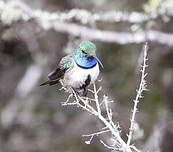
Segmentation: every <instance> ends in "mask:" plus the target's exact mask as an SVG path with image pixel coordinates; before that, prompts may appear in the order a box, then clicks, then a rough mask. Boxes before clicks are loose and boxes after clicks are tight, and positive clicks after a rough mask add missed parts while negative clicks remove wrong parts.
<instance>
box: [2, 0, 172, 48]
mask: <svg viewBox="0 0 173 152" xmlns="http://www.w3.org/2000/svg"><path fill="white" fill-rule="evenodd" d="M168 12H169V13H168ZM162 13H163V12H162ZM166 13H168V14H169V16H173V12H172V11H171V10H169V11H166ZM0 14H1V15H0V20H1V21H2V23H3V24H7V25H10V24H11V23H12V22H15V21H18V20H23V21H28V20H30V19H34V20H35V21H36V22H37V23H38V25H39V26H40V27H42V28H43V29H45V30H49V29H54V30H55V31H58V32H63V33H68V34H70V35H73V36H78V37H81V38H85V39H91V40H93V39H94V40H99V41H104V42H115V43H119V44H128V43H142V42H146V41H153V42H157V43H161V44H166V45H169V46H173V34H170V33H164V32H159V31H154V30H142V29H141V30H140V31H136V32H116V31H106V30H99V29H93V28H89V27H87V26H84V25H78V24H74V23H71V20H72V19H73V18H75V19H77V20H78V21H80V22H82V23H83V24H86V23H88V22H91V21H92V22H93V21H104V22H110V21H112V22H113V21H128V22H143V21H149V20H150V19H154V18H157V16H159V15H160V14H161V12H160V13H156V12H155V14H154V13H153V15H152V14H145V13H137V12H133V13H125V12H124V13H122V12H121V13H120V12H117V13H116V12H111V11H110V12H107V13H104V14H103V13H94V14H92V13H90V12H89V11H86V10H78V9H72V10H70V11H69V12H65V13H64V12H54V13H50V12H47V11H43V10H38V9H37V10H34V9H32V8H30V7H29V6H28V5H26V4H25V3H23V2H21V1H16V0H15V1H9V2H4V1H1V2H0ZM111 14H112V15H111Z"/></svg>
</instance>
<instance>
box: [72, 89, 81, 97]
mask: <svg viewBox="0 0 173 152" xmlns="http://www.w3.org/2000/svg"><path fill="white" fill-rule="evenodd" d="M72 90H73V96H74V97H78V96H79V92H78V91H76V90H75V89H74V88H72Z"/></svg>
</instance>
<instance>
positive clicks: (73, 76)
mask: <svg viewBox="0 0 173 152" xmlns="http://www.w3.org/2000/svg"><path fill="white" fill-rule="evenodd" d="M89 75H90V84H91V83H94V82H95V81H96V79H97V77H98V75H99V66H98V63H97V64H96V66H94V67H93V68H91V69H83V68H80V67H78V66H77V65H75V66H74V67H73V68H72V69H71V70H69V71H68V72H67V73H66V74H65V76H64V79H63V82H64V85H65V87H73V88H77V89H79V88H80V87H82V86H83V85H85V83H86V80H87V78H88V76H89Z"/></svg>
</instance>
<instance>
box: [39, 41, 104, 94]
mask: <svg viewBox="0 0 173 152" xmlns="http://www.w3.org/2000/svg"><path fill="white" fill-rule="evenodd" d="M99 65H100V66H101V67H102V68H103V64H102V63H101V61H100V60H99V59H98V58H97V56H96V46H95V44H94V43H92V42H90V41H84V42H81V43H80V44H79V45H78V46H77V48H76V49H74V50H73V52H72V53H71V54H69V55H67V56H65V57H63V58H62V59H61V60H60V62H59V64H58V66H57V67H56V69H55V70H54V71H53V72H51V73H49V74H48V80H47V81H46V82H44V83H42V84H41V85H40V86H43V85H50V86H51V85H55V84H57V83H59V82H60V81H61V82H62V84H63V87H65V88H66V89H67V90H69V92H72V91H75V93H77V94H79V92H78V91H80V90H82V91H83V96H87V94H88V86H89V85H90V84H92V83H94V82H95V81H96V80H97V78H98V75H99V72H100V70H99Z"/></svg>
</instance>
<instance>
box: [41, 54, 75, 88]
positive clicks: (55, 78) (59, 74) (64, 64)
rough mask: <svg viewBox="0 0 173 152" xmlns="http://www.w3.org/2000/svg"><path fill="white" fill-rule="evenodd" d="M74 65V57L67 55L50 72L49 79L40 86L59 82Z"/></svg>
mask: <svg viewBox="0 0 173 152" xmlns="http://www.w3.org/2000/svg"><path fill="white" fill-rule="evenodd" d="M71 65H72V57H70V56H66V57H64V58H62V59H61V61H60V63H59V64H58V67H57V68H56V69H55V70H54V71H52V72H51V73H49V74H48V79H49V80H48V81H46V82H44V83H42V84H41V85H40V86H43V85H47V84H48V85H54V84H57V83H58V82H59V80H60V79H62V78H63V77H64V74H65V72H66V71H67V70H68V69H69V68H70V67H71Z"/></svg>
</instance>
